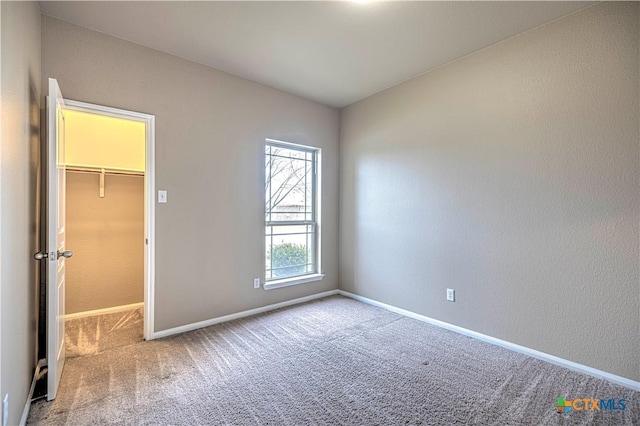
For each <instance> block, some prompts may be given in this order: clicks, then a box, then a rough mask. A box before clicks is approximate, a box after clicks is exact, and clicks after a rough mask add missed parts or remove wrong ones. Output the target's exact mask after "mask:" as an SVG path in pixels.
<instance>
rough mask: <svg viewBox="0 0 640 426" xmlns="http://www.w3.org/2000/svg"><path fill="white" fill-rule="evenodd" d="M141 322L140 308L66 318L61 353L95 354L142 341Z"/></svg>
mask: <svg viewBox="0 0 640 426" xmlns="http://www.w3.org/2000/svg"><path fill="white" fill-rule="evenodd" d="M143 324H144V308H138V309H132V310H128V311H122V312H114V313H111V314H103V315H94V316H90V317H84V318H76V319H72V320H67V321H66V322H65V333H64V338H65V346H66V352H65V355H66V357H67V359H69V358H75V357H77V356H85V355H95V354H98V353H101V352H104V351H106V350H110V349H115V348H121V347H124V346H129V345H134V344H136V343H139V342H142V341H143V338H142V331H143V330H142V327H143Z"/></svg>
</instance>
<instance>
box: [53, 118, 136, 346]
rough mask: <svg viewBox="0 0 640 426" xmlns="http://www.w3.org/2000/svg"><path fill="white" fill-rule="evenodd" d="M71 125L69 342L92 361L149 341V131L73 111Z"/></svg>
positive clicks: (67, 132)
mask: <svg viewBox="0 0 640 426" xmlns="http://www.w3.org/2000/svg"><path fill="white" fill-rule="evenodd" d="M65 127H66V129H65V154H64V158H65V165H66V228H67V229H66V238H67V241H66V246H67V247H69V248H71V249H72V250H73V253H74V254H73V258H72V259H71V260H70V261H69V262H68V263H67V266H66V280H67V281H66V296H65V305H66V306H65V312H66V318H67V327H66V328H67V333H66V334H67V339H66V343H67V353H68V354H69V351H71V355H73V354H76V355H85V354H90V353H96V352H97V351H98V350H99V346H100V345H103V344H104V343H105V342H104V339H105V338H106V337H109V336H110V335H114V336H112V338H119V337H117V336H115V335H117V334H118V333H119V330H122V331H124V332H125V333H127V332H128V333H129V334H131V333H133V331H132V330H128V331H126V329H127V328H131V326H135V333H134V334H135V335H136V336H138V337H137V338H140V339H141V336H142V317H143V310H142V309H143V301H144V238H145V235H144V177H145V125H144V123H142V122H138V121H133V120H123V119H120V118H114V117H109V116H103V115H97V114H90V113H86V112H81V111H73V110H69V111H66V114H65ZM101 339H102V341H100V340H101ZM74 351H75V352H77V353H74Z"/></svg>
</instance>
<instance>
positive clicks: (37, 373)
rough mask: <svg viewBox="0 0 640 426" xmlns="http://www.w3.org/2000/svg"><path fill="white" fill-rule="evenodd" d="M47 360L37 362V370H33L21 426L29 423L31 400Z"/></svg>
mask: <svg viewBox="0 0 640 426" xmlns="http://www.w3.org/2000/svg"><path fill="white" fill-rule="evenodd" d="M45 362H46V361H45V360H44V359H41V360H40V361H38V364H36V371H34V372H33V380H31V387H30V388H29V394H28V395H27V401H26V402H25V403H24V410H22V417H21V418H20V426H24V425H26V424H27V419H28V418H29V410H31V400H32V399H33V392H34V391H35V389H36V383H37V382H38V379H40V377H39V376H40V372H41V371H42V367H44V365H45Z"/></svg>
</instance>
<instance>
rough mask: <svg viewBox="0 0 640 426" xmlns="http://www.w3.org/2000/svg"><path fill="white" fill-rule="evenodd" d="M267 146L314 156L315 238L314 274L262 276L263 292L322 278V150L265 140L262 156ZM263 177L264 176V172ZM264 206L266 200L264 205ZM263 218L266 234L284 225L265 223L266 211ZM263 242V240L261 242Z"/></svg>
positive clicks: (294, 222)
mask: <svg viewBox="0 0 640 426" xmlns="http://www.w3.org/2000/svg"><path fill="white" fill-rule="evenodd" d="M267 146H275V147H280V148H284V149H290V150H296V151H304V152H312V153H313V154H314V157H315V158H314V163H315V167H314V182H313V185H314V191H313V193H314V199H313V214H314V220H313V221H312V222H315V236H314V237H315V238H314V247H313V250H314V257H315V268H314V270H315V272H313V273H308V274H304V275H296V276H292V277H284V278H272V279H269V280H267V279H266V275H263V276H264V277H265V279H264V286H263V287H264V289H265V290H273V289H276V288H282V287H289V286H292V285H298V284H305V283H310V282H314V281H319V280H321V279H322V278H323V277H324V274H323V273H322V256H321V254H322V250H321V248H322V238H321V235H322V232H321V231H322V226H321V223H322V222H321V211H322V208H321V207H322V205H321V199H322V197H321V193H322V174H321V170H322V167H321V166H322V162H321V161H322V150H321V149H320V148H317V147H313V146H308V145H300V144H295V143H291V142H284V141H280V140H276V139H268V138H267V139H266V140H265V145H264V148H263V150H262V155H263V156H264V155H265V154H264V152H265V149H266V147H267ZM263 176H266V170H265V173H264V175H263ZM264 204H265V205H266V200H265V203H264ZM263 214H264V217H265V226H264V228H263V230H264V232H265V233H266V229H267V227H268V226H275V225H278V224H284V223H286V222H267V221H266V211H263ZM287 224H291V225H293V224H309V221H291V223H287ZM263 241H264V240H263ZM263 253H264V256H265V257H264V260H265V262H263V264H264V265H265V266H266V256H267V253H266V250H264V251H263ZM263 273H266V270H264V271H263Z"/></svg>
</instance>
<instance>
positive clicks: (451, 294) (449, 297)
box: [447, 288, 456, 302]
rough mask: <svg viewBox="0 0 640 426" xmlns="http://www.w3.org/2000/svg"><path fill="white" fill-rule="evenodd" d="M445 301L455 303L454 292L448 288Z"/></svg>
mask: <svg viewBox="0 0 640 426" xmlns="http://www.w3.org/2000/svg"><path fill="white" fill-rule="evenodd" d="M447 300H448V301H449V302H455V301H456V291H455V290H454V289H452V288H448V289H447Z"/></svg>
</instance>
